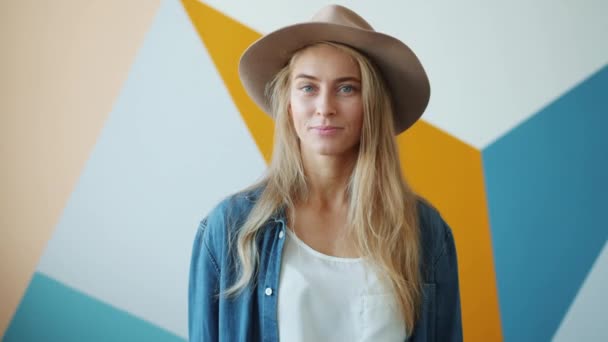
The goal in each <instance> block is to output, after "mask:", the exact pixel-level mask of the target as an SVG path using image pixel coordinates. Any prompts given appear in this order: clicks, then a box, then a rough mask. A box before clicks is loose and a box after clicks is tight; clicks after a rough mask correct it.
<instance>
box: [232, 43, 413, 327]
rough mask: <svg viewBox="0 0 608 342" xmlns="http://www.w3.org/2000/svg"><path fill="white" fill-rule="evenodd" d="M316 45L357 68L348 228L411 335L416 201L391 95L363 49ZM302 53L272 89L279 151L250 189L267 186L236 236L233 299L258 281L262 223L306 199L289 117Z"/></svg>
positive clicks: (305, 187)
mask: <svg viewBox="0 0 608 342" xmlns="http://www.w3.org/2000/svg"><path fill="white" fill-rule="evenodd" d="M316 44H328V45H331V46H333V47H336V48H338V49H340V50H342V51H345V52H346V53H348V54H349V55H350V56H351V57H352V58H353V59H354V60H355V61H356V62H357V64H358V65H359V69H360V72H361V91H362V99H363V107H364V108H363V127H362V132H361V138H360V143H359V151H358V156H357V160H356V163H355V165H354V168H353V171H352V174H351V177H350V180H349V184H348V189H347V191H348V201H349V208H348V229H350V231H349V233H350V235H351V236H353V237H354V241H355V246H356V248H357V251H358V252H359V253H360V255H361V256H362V257H366V258H368V259H369V260H371V262H372V263H374V265H376V266H378V268H379V269H380V271H381V273H382V274H384V275H386V276H387V278H388V280H389V283H390V285H391V288H392V290H393V291H394V294H395V297H396V299H397V303H398V306H399V309H400V312H401V314H402V315H403V319H404V320H405V323H406V328H407V331H412V330H413V327H414V323H415V322H416V320H417V318H418V315H419V310H420V309H419V306H420V302H421V275H420V269H419V267H420V265H419V260H420V258H421V256H420V252H421V251H420V242H419V239H420V237H419V235H420V233H419V227H418V215H417V205H416V202H417V196H416V194H415V193H414V192H413V191H412V190H411V189H410V187H409V186H408V185H407V183H406V181H405V180H404V179H403V177H402V174H401V167H400V164H399V155H398V151H397V145H396V142H395V136H394V134H395V133H394V122H393V109H392V105H391V98H390V95H389V89H388V88H387V86H386V85H385V83H384V81H383V79H382V77H381V75H380V73H379V72H378V70H377V69H376V67H375V66H374V65H373V64H372V63H371V62H370V60H369V59H368V58H367V57H365V56H364V55H362V54H361V53H359V52H358V51H357V50H355V49H352V48H350V47H347V46H345V45H341V44H336V43H330V42H319V43H316ZM316 44H313V45H316ZM313 45H309V46H313ZM303 49H304V48H303ZM303 49H301V50H300V51H302V50H303ZM300 51H298V52H296V53H295V54H294V56H292V58H291V61H290V62H289V63H288V65H286V66H285V67H284V68H283V69H282V70H280V71H279V72H278V73H277V74H276V76H275V77H274V79H273V80H272V82H271V83H269V84H268V86H267V89H266V93H267V96H268V98H269V99H270V103H271V105H272V112H273V113H272V114H273V116H274V118H275V136H274V150H273V154H272V160H271V163H270V166H269V168H268V170H267V173H266V175H265V177H264V178H262V180H260V181H259V182H258V183H256V184H254V185H252V186H251V187H249V188H248V189H245V190H244V191H249V190H251V189H254V188H257V187H260V186H261V187H263V191H262V192H261V194H260V196H259V198H258V200H257V201H256V203H255V205H254V206H253V208H252V210H251V212H250V213H249V216H248V217H247V219H246V220H245V222H244V223H243V225H242V226H241V228H240V229H239V231H238V233H237V234H236V236H234V237H233V238H234V239H235V240H236V248H237V256H238V264H239V266H240V267H239V269H240V272H239V275H238V278H237V279H236V281H235V282H234V284H233V285H232V286H231V287H230V288H229V289H227V290H226V292H225V294H227V295H234V294H236V293H238V292H240V291H241V290H243V289H244V288H245V287H246V286H247V285H248V284H250V283H252V282H255V278H256V272H257V263H258V261H259V254H258V248H257V245H256V237H257V236H258V234H260V233H261V231H260V230H261V228H262V227H263V226H264V223H265V222H266V221H267V220H268V219H269V218H270V217H271V216H272V214H273V213H275V212H276V211H277V210H279V209H281V208H288V209H289V211H290V212H293V211H294V210H293V209H294V202H295V200H296V199H300V198H305V197H306V196H307V193H308V186H307V181H306V175H305V174H304V167H303V165H302V159H301V155H300V149H299V143H298V137H297V134H296V132H295V128H294V126H293V123H292V121H291V120H290V116H289V114H288V106H289V87H290V73H291V70H292V66H293V61H294V60H295V58H296V57H297V55H298V53H299V52H300ZM230 245H232V243H231V244H230Z"/></svg>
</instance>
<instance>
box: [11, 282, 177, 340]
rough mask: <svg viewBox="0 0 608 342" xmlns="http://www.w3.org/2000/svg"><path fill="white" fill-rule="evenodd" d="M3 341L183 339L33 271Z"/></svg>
mask: <svg viewBox="0 0 608 342" xmlns="http://www.w3.org/2000/svg"><path fill="white" fill-rule="evenodd" d="M184 310H185V309H184ZM3 341H4V342H13V341H14V342H29V341H79V342H80V341H87V342H88V341H129V342H131V341H163V342H165V341H167V342H172V341H176V342H177V341H184V339H183V338H181V337H179V336H177V335H174V334H172V333H170V332H168V331H166V330H164V329H162V328H160V327H158V326H156V325H154V324H151V323H148V322H146V321H144V320H142V319H140V318H137V317H135V316H133V315H131V314H129V313H127V312H125V311H123V310H119V309H117V308H115V307H113V306H110V305H108V304H106V303H104V302H101V301H99V300H97V299H94V298H92V297H89V296H87V295H85V294H83V293H81V292H79V291H76V290H74V289H72V288H69V287H67V286H66V285H64V284H62V283H60V282H58V281H56V280H54V279H52V278H49V277H48V276H46V275H44V274H42V273H38V272H36V273H35V274H34V277H33V278H32V281H31V282H30V285H29V286H28V289H27V291H26V293H25V296H24V297H23V299H22V300H21V304H20V305H19V308H18V309H17V312H16V313H15V316H14V317H13V320H12V322H11V324H10V325H9V327H8V329H7V331H6V334H5V335H4V338H3Z"/></svg>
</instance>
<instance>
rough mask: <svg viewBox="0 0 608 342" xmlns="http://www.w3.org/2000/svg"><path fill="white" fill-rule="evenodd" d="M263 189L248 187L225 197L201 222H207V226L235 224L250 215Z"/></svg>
mask: <svg viewBox="0 0 608 342" xmlns="http://www.w3.org/2000/svg"><path fill="white" fill-rule="evenodd" d="M261 190H262V189H261V188H260V187H248V188H246V189H243V190H240V191H238V192H235V193H231V194H229V195H227V196H225V197H223V198H222V199H221V200H219V201H218V202H217V203H216V204H215V205H214V206H213V208H212V209H211V210H210V211H209V212H208V213H207V214H205V215H204V216H203V219H202V221H201V222H206V226H209V225H210V224H215V225H222V226H231V227H233V226H235V224H234V223H236V221H242V220H243V219H245V218H246V217H247V216H248V215H249V212H250V211H251V208H252V207H253V205H254V204H255V202H256V200H257V198H258V197H259V196H260V192H261ZM233 221H234V222H233ZM231 223H232V224H231Z"/></svg>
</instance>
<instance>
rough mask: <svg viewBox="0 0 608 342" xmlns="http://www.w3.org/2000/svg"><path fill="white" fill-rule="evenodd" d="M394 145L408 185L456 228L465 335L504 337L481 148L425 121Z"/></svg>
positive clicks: (488, 338)
mask: <svg viewBox="0 0 608 342" xmlns="http://www.w3.org/2000/svg"><path fill="white" fill-rule="evenodd" d="M397 144H398V145H399V155H400V159H401V166H402V168H403V173H404V174H405V177H406V179H407V180H408V182H409V184H410V185H411V186H412V187H413V188H414V190H415V191H416V192H418V193H420V194H422V195H423V196H424V197H425V198H427V199H429V200H430V201H431V203H433V204H434V205H436V206H437V207H438V208H439V209H440V211H441V214H442V216H443V217H444V218H445V219H446V221H447V222H448V224H449V225H450V226H451V227H452V231H453V232H454V239H455V241H456V245H457V246H456V249H457V253H458V273H459V277H460V297H461V301H462V305H461V307H462V321H463V326H464V328H463V332H464V340H465V341H500V340H502V333H501V330H502V329H501V322H500V311H499V307H498V292H497V285H496V275H495V271H494V254H493V252H492V240H491V236H490V223H489V217H488V210H487V205H486V203H487V201H486V192H485V184H484V177H483V165H482V158H481V152H479V151H478V150H477V149H475V148H473V147H471V146H469V145H467V144H465V143H463V142H462V141H460V140H458V139H456V138H455V137H453V136H451V135H450V134H448V133H446V132H443V131H441V130H440V129H438V128H436V127H434V126H432V125H430V124H428V123H426V122H424V121H418V122H417V123H416V124H415V125H414V126H412V127H411V128H410V129H408V130H407V131H406V132H405V133H403V134H401V135H399V136H398V137H397Z"/></svg>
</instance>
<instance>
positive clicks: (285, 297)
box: [189, 6, 462, 342]
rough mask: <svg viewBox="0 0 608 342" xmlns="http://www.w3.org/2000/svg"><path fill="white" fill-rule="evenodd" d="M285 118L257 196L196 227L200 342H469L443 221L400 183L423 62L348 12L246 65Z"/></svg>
mask: <svg viewBox="0 0 608 342" xmlns="http://www.w3.org/2000/svg"><path fill="white" fill-rule="evenodd" d="M239 73H240V76H241V80H242V82H243V85H244V86H245V89H246V90H247V92H248V93H249V95H250V96H251V97H252V99H253V100H254V101H255V102H256V103H257V104H258V105H259V106H260V107H261V108H262V109H264V111H265V112H266V113H268V114H269V115H271V116H272V117H273V118H274V120H275V127H276V128H275V137H274V151H273V155H272V162H271V164H270V166H269V168H268V171H267V173H266V175H265V176H264V177H263V179H262V180H261V181H259V182H258V183H257V184H254V185H252V186H251V187H249V188H248V189H245V190H243V191H241V192H239V193H237V194H233V195H231V196H228V197H227V198H226V199H225V200H223V201H222V202H221V203H219V204H218V205H217V206H216V207H215V208H214V209H213V210H212V211H211V212H210V213H209V214H208V215H207V216H206V217H204V218H203V219H202V221H201V222H200V225H199V227H198V230H197V233H196V237H195V241H194V247H193V252H192V262H191V269H190V287H189V333H190V341H278V340H279V339H280V340H282V341H295V342H298V341H314V342H317V341H405V340H410V341H442V342H443V341H460V340H462V328H461V315H460V295H459V287H458V271H457V262H456V251H455V247H454V240H453V237H452V233H451V230H450V228H449V227H448V225H447V224H446V223H445V221H444V220H443V219H442V218H441V216H440V214H439V213H438V212H437V210H435V209H434V208H433V207H432V206H431V205H430V204H429V203H427V202H426V201H424V200H423V199H422V198H421V197H419V196H417V195H416V194H415V193H414V192H413V191H412V190H411V189H410V188H409V187H408V185H407V183H406V182H405V180H404V179H403V178H402V173H401V170H400V166H399V165H400V164H399V158H398V153H397V146H396V143H395V136H396V135H397V134H399V133H401V132H403V131H405V130H406V129H407V128H409V127H410V126H411V125H412V124H413V123H414V122H415V121H416V120H418V118H419V117H420V116H421V115H422V113H423V111H424V109H425V108H426V105H427V103H428V100H429V84H428V79H427V77H426V74H425V72H424V69H423V67H422V65H421V64H420V62H419V61H418V59H417V57H416V56H415V55H414V53H413V52H412V51H411V50H410V49H409V48H408V47H407V46H406V45H405V44H403V43H402V42H401V41H399V40H397V39H396V38H393V37H391V36H388V35H385V34H382V33H378V32H376V31H374V30H373V29H372V27H371V26H370V25H369V24H368V23H367V22H366V21H365V20H364V19H363V18H361V17H360V16H359V15H357V14H356V13H354V12H352V11H351V10H349V9H347V8H344V7H341V6H327V7H324V8H323V9H321V10H320V11H319V12H318V13H317V14H316V15H315V16H314V17H313V19H312V20H311V21H309V22H305V23H300V24H296V25H292V26H288V27H285V28H282V29H279V30H277V31H274V32H272V33H270V34H267V35H265V36H264V37H262V38H261V39H259V40H258V41H256V42H255V43H254V44H252V45H251V46H250V47H249V48H248V49H247V50H246V51H245V52H244V54H243V56H242V57H241V61H240V65H239Z"/></svg>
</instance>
